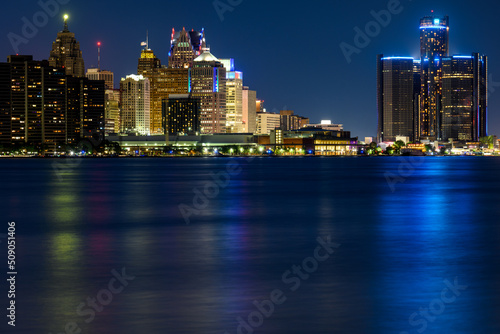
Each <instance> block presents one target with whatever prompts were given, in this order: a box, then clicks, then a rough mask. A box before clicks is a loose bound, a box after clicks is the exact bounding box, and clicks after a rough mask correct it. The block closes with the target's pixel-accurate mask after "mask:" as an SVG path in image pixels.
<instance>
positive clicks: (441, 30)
mask: <svg viewBox="0 0 500 334" xmlns="http://www.w3.org/2000/svg"><path fill="white" fill-rule="evenodd" d="M449 33H450V28H449V18H448V16H445V17H437V16H426V17H424V18H422V19H421V20H420V60H421V84H422V89H421V100H420V101H421V102H420V103H421V105H420V126H419V130H420V133H419V137H420V138H421V139H430V140H436V139H441V137H442V134H441V131H440V129H441V123H442V115H441V112H442V110H441V95H442V58H443V57H447V56H448V53H449Z"/></svg>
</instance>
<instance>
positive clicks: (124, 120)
mask: <svg viewBox="0 0 500 334" xmlns="http://www.w3.org/2000/svg"><path fill="white" fill-rule="evenodd" d="M120 94H121V97H120V98H121V103H120V105H121V114H120V120H121V132H123V133H135V134H140V135H146V136H148V135H150V105H151V104H150V103H151V101H150V84H149V79H148V78H144V77H143V76H142V75H129V76H127V77H126V78H123V79H122V80H121V82H120Z"/></svg>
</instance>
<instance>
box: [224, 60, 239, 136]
mask: <svg viewBox="0 0 500 334" xmlns="http://www.w3.org/2000/svg"><path fill="white" fill-rule="evenodd" d="M223 64H225V66H224V67H225V68H226V132H227V133H243V73H241V72H238V71H235V70H234V61H233V60H232V59H230V60H229V62H228V60H226V61H225V63H224V60H223ZM227 66H232V67H227Z"/></svg>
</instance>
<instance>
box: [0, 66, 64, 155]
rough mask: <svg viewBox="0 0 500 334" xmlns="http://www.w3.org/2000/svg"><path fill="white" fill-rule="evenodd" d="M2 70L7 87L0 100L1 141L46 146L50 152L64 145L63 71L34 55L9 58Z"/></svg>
mask: <svg viewBox="0 0 500 334" xmlns="http://www.w3.org/2000/svg"><path fill="white" fill-rule="evenodd" d="M1 69H2V73H1V75H2V78H1V79H0V82H2V83H3V84H2V85H3V86H4V88H6V89H5V90H2V93H1V96H2V98H1V101H0V110H1V112H2V124H1V127H2V129H1V132H2V142H4V143H9V144H10V143H14V144H15V143H30V144H45V145H46V147H47V148H48V149H54V148H56V146H59V145H62V144H65V143H66V91H65V86H66V74H65V73H64V70H63V69H57V68H53V67H51V66H49V63H48V62H47V61H36V60H33V57H32V56H9V57H8V59H7V63H4V64H1ZM9 81H10V85H9V86H8V87H7V83H8V82H9ZM8 118H10V120H8ZM8 132H10V135H9V134H8Z"/></svg>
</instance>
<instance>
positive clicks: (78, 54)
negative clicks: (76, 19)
mask: <svg viewBox="0 0 500 334" xmlns="http://www.w3.org/2000/svg"><path fill="white" fill-rule="evenodd" d="M49 64H50V66H52V67H57V68H64V70H65V71H66V74H67V75H71V76H74V77H78V78H83V77H85V64H84V61H83V56H82V51H80V43H78V41H77V40H76V38H75V34H74V33H72V32H70V31H69V29H68V16H67V15H65V16H64V29H63V31H61V32H59V33H58V34H57V38H56V40H55V42H53V43H52V51H50V57H49Z"/></svg>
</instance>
